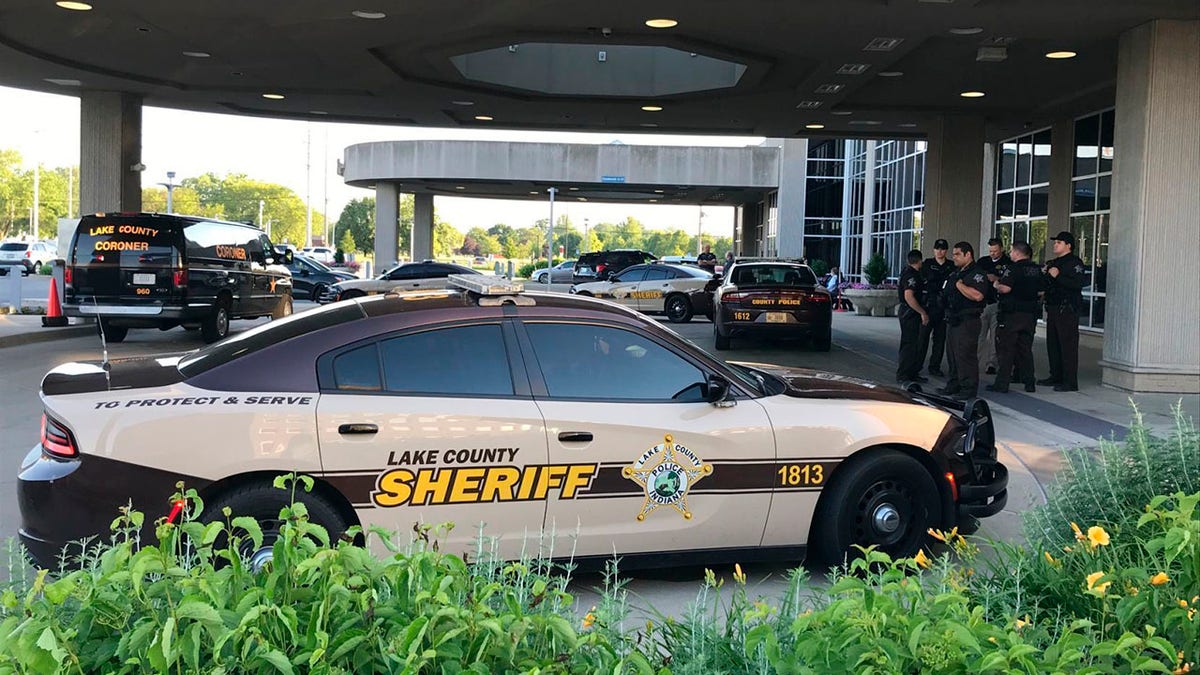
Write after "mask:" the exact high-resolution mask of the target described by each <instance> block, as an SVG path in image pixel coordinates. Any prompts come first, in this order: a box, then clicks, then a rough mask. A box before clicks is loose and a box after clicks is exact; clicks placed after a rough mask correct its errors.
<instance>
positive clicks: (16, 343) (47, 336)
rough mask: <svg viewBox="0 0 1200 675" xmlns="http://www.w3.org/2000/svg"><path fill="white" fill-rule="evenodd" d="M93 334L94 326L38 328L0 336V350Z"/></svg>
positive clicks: (94, 332)
mask: <svg viewBox="0 0 1200 675" xmlns="http://www.w3.org/2000/svg"><path fill="white" fill-rule="evenodd" d="M39 328H40V327H39ZM95 334H96V326H95V324H91V325H86V326H68V327H66V328H40V329H39V330H36V331H28V332H24V333H15V334H13V335H0V349H3V348H5V347H20V346H22V345H30V344H35V343H38V342H50V341H52V340H65V339H67V338H74V337H84V336H87V335H95Z"/></svg>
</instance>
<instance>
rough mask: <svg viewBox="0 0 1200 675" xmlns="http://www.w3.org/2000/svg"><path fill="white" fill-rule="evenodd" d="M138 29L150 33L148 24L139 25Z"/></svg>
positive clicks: (140, 31)
mask: <svg viewBox="0 0 1200 675" xmlns="http://www.w3.org/2000/svg"><path fill="white" fill-rule="evenodd" d="M137 29H138V32H139V33H149V32H150V28H149V27H147V26H138V28H137Z"/></svg>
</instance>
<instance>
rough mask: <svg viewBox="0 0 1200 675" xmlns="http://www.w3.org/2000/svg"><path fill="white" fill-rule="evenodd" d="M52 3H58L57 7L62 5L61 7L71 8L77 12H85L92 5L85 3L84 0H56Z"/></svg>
mask: <svg viewBox="0 0 1200 675" xmlns="http://www.w3.org/2000/svg"><path fill="white" fill-rule="evenodd" d="M54 4H56V5H58V6H59V7H62V8H63V9H73V10H75V11H77V12H86V11H88V10H89V9H91V8H92V6H91V5H89V4H87V3H86V2H66V0H63V1H61V2H56V3H54Z"/></svg>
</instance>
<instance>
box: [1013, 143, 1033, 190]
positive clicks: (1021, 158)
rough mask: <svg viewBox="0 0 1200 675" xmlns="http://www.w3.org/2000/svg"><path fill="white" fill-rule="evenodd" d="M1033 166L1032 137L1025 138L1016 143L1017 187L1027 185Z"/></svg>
mask: <svg viewBox="0 0 1200 675" xmlns="http://www.w3.org/2000/svg"><path fill="white" fill-rule="evenodd" d="M1032 166H1033V137H1032V136H1026V137H1025V138H1022V139H1021V140H1020V141H1019V142H1018V143H1017V187H1020V186H1022V185H1029V175H1030V170H1031V167H1032Z"/></svg>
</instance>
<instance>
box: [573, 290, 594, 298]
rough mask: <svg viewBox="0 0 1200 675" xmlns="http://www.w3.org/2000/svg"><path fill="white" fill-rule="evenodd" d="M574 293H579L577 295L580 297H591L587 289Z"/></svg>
mask: <svg viewBox="0 0 1200 675" xmlns="http://www.w3.org/2000/svg"><path fill="white" fill-rule="evenodd" d="M575 295H579V296H582V297H585V298H590V297H592V294H591V293H588V292H587V291H579V292H578V293H576V294H575Z"/></svg>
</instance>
